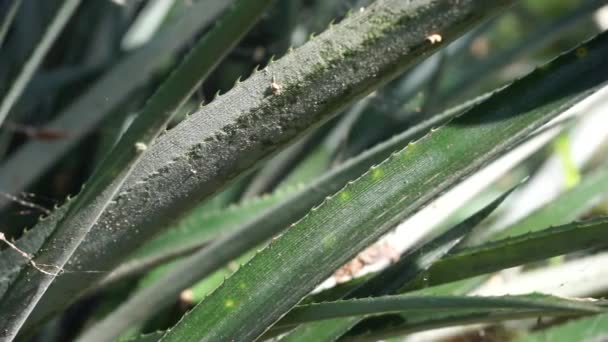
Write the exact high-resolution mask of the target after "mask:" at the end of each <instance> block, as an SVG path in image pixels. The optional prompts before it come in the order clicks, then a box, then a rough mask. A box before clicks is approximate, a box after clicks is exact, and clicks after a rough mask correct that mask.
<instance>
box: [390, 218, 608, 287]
mask: <svg viewBox="0 0 608 342" xmlns="http://www.w3.org/2000/svg"><path fill="white" fill-rule="evenodd" d="M607 227H608V218H606V217H601V218H597V219H592V220H587V221H583V222H572V223H569V224H566V225H562V226H559V227H554V228H548V229H544V230H540V231H537V232H534V233H529V234H525V235H519V236H515V237H512V238H508V239H504V240H499V241H494V242H490V243H486V244H484V245H482V246H479V247H472V248H467V249H464V250H462V251H460V252H458V253H456V254H453V255H450V256H448V257H446V258H445V259H443V260H440V261H438V262H437V263H435V264H434V265H433V266H431V267H430V268H429V270H428V271H427V272H424V273H422V274H421V275H420V276H419V277H417V279H415V280H414V281H412V282H411V283H409V284H407V285H406V286H405V287H404V288H402V289H401V291H402V292H406V291H412V290H416V289H420V288H425V287H429V286H435V285H440V284H445V283H448V282H453V281H457V280H461V279H466V278H469V277H473V276H477V275H481V274H486V273H490V272H495V271H499V270H501V269H505V268H509V267H514V266H518V265H522V264H525V263H529V262H534V261H540V260H544V259H547V258H551V257H554V256H558V255H562V254H566V253H571V252H575V251H580V250H584V249H587V248H593V247H600V246H605V245H606V244H607V243H608V229H607Z"/></svg>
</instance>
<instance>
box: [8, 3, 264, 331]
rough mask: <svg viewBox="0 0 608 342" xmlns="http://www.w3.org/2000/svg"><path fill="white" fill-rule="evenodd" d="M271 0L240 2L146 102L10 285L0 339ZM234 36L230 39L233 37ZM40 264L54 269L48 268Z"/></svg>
mask: <svg viewBox="0 0 608 342" xmlns="http://www.w3.org/2000/svg"><path fill="white" fill-rule="evenodd" d="M269 3H270V0H262V1H257V2H248V1H244V2H242V4H243V5H242V6H236V7H235V9H234V10H232V11H229V12H228V13H227V14H226V15H225V17H224V19H225V21H224V22H223V23H221V24H219V25H218V26H216V27H215V28H214V29H213V30H211V31H210V32H209V33H207V34H206V35H205V36H204V37H203V38H201V40H200V41H199V42H198V43H197V44H196V46H195V47H194V48H193V49H192V50H191V51H190V53H189V54H188V55H187V56H186V58H185V59H184V61H183V62H182V63H181V64H180V66H179V67H178V68H177V69H176V70H175V71H174V72H173V73H172V74H171V75H170V76H169V77H168V79H167V80H166V81H165V82H164V84H163V85H162V87H160V88H159V90H158V91H157V92H156V93H155V94H154V95H153V96H152V97H151V98H150V100H149V101H148V102H147V103H146V105H145V107H144V109H143V111H142V113H140V114H139V116H138V117H137V118H136V119H135V121H134V122H133V123H132V124H131V126H130V127H129V129H128V130H127V132H126V133H125V134H124V136H123V137H122V138H121V139H120V141H119V142H118V144H117V146H116V147H115V148H114V149H113V150H112V152H111V153H110V155H109V156H108V158H106V159H105V160H104V161H103V162H102V164H101V165H100V167H99V168H98V169H97V170H96V171H95V173H94V174H93V175H92V176H91V180H90V182H89V184H88V185H87V187H86V188H84V190H83V191H82V192H81V194H80V195H79V196H78V197H77V198H76V199H75V201H74V202H73V203H72V204H71V205H70V207H69V208H68V209H67V212H66V214H65V216H64V217H63V218H62V219H61V220H60V221H59V222H58V223H57V227H56V228H55V230H54V232H53V233H52V234H51V235H50V236H49V238H48V239H47V240H46V241H45V243H44V245H43V247H42V249H41V251H40V252H39V253H38V255H37V256H36V258H35V259H34V260H32V261H30V263H29V264H28V266H29V267H26V268H25V269H24V270H23V271H22V272H21V273H20V275H19V277H18V278H17V279H16V280H15V282H14V283H13V284H12V285H11V287H9V289H8V291H7V292H6V293H5V294H4V296H3V297H2V300H1V301H0V303H1V304H2V309H1V310H0V331H1V332H0V336H3V337H5V338H7V339H12V338H14V337H15V336H16V335H17V333H18V332H19V330H20V329H21V327H22V326H23V324H24V323H25V320H26V319H27V318H28V317H29V315H30V313H31V312H32V310H33V309H34V307H35V306H36V305H37V304H38V302H39V300H40V299H41V298H42V296H43V295H44V294H45V293H46V290H47V289H48V287H49V286H50V284H51V283H52V282H53V281H54V280H55V278H56V277H57V276H58V275H59V274H60V273H59V272H58V271H63V269H64V266H65V265H66V264H67V262H68V260H69V259H70V258H71V257H72V255H73V254H74V252H75V251H76V249H77V248H78V246H79V245H80V244H81V242H82V241H83V240H84V238H85V236H86V235H87V234H88V232H89V231H90V230H91V228H92V227H93V226H94V225H95V223H97V221H98V219H99V217H100V216H101V214H102V212H103V211H104V210H106V208H107V207H108V205H109V203H110V201H111V200H112V199H113V197H114V196H115V195H116V193H117V192H118V190H119V189H120V187H121V186H122V184H123V182H124V181H125V180H126V178H127V177H128V176H129V174H130V173H131V171H132V170H133V168H134V166H135V164H136V163H137V162H138V161H139V159H140V158H141V156H142V155H143V153H144V152H145V150H146V149H147V146H148V145H149V144H150V143H151V142H152V140H153V139H154V138H155V137H156V136H157V135H158V134H159V133H160V132H161V131H162V130H164V128H165V126H166V124H167V122H168V121H169V120H170V119H171V117H172V116H173V114H174V113H175V112H176V111H177V109H178V108H179V107H180V106H181V105H182V104H183V102H184V101H186V100H187V99H188V97H189V96H190V94H191V93H192V91H194V89H195V88H196V86H197V85H198V84H199V83H200V82H201V80H202V79H204V78H206V76H207V75H208V74H209V73H210V72H211V71H212V70H213V69H214V68H215V66H216V65H217V64H218V63H219V61H220V60H221V58H222V57H223V56H224V55H225V54H226V53H228V52H229V51H230V49H231V48H232V47H233V46H234V45H235V44H236V42H238V40H239V39H240V38H241V37H242V36H243V35H244V34H245V33H246V32H247V30H248V29H249V28H250V27H251V26H252V25H253V24H254V23H255V22H256V21H257V19H258V18H259V15H260V14H261V13H262V12H263V11H264V10H265V9H266V8H267V6H268V5H269ZM229 38H232V39H229ZM37 265H52V267H51V268H50V271H49V270H44V269H42V268H41V267H39V266H37Z"/></svg>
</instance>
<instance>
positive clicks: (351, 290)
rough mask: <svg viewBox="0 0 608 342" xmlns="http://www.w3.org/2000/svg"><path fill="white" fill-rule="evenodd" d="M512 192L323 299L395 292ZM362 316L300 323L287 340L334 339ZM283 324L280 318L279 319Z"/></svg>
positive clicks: (460, 238) (456, 242)
mask: <svg viewBox="0 0 608 342" xmlns="http://www.w3.org/2000/svg"><path fill="white" fill-rule="evenodd" d="M510 193H511V191H508V192H507V193H505V194H504V195H502V196H500V197H499V198H497V199H496V200H494V201H493V202H492V203H490V204H488V205H487V206H486V207H485V208H483V209H481V210H480V211H479V212H477V213H475V214H474V215H472V216H471V217H469V218H468V219H466V220H464V221H463V222H461V223H460V224H458V225H456V226H455V227H453V228H451V229H448V230H447V231H446V232H444V233H443V234H440V235H439V236H437V237H435V238H434V239H432V240H431V241H428V242H426V243H425V242H423V243H421V244H419V245H418V246H416V248H415V250H413V251H412V252H410V253H408V254H407V255H406V256H402V257H401V258H400V260H399V261H398V262H397V263H395V264H393V265H390V266H389V267H387V268H386V269H385V270H383V271H381V272H378V274H376V275H375V276H373V277H371V278H370V279H369V280H367V281H365V282H363V283H362V284H361V285H359V286H353V287H346V288H343V289H340V288H337V289H334V290H333V291H331V290H330V291H331V292H330V293H331V295H330V296H331V297H327V296H325V297H324V298H323V301H328V300H330V298H331V299H338V298H341V297H346V298H363V297H369V296H379V295H385V294H392V293H394V292H395V290H397V289H399V288H400V287H402V286H403V284H405V283H407V282H409V281H411V280H412V279H414V278H415V277H416V275H418V274H420V273H421V272H423V271H425V270H426V269H427V268H428V267H430V266H431V265H432V264H433V263H435V262H436V261H437V260H439V259H440V258H442V257H443V256H444V255H445V254H447V253H448V252H449V251H450V250H451V249H452V248H453V247H454V246H455V245H457V244H458V242H460V241H461V240H462V239H463V237H464V236H466V235H467V234H468V233H469V232H470V231H471V230H472V229H473V228H475V226H477V224H479V223H480V222H481V221H483V220H484V219H485V218H486V217H487V216H488V215H490V214H491V213H492V212H493V211H494V210H495V209H496V207H498V205H500V203H502V202H503V200H504V199H505V198H506V197H507V196H508V195H509V194H510ZM361 319H363V317H355V318H346V319H333V320H331V321H323V322H316V323H314V324H307V325H303V326H300V327H297V328H296V329H295V330H293V331H292V332H290V333H289V334H288V335H287V336H283V337H282V340H285V341H318V340H335V339H337V338H338V337H340V336H341V335H342V334H344V333H345V332H346V331H348V329H350V328H351V327H352V326H354V325H355V324H357V323H358V322H359V321H360V320H361ZM277 325H279V326H280V325H281V321H279V323H277Z"/></svg>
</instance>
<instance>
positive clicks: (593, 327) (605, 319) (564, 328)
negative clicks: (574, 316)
mask: <svg viewBox="0 0 608 342" xmlns="http://www.w3.org/2000/svg"><path fill="white" fill-rule="evenodd" d="M607 336H608V314H602V315H597V316H593V317H589V318H584V319H579V320H576V321H572V322H569V323H566V324H563V325H559V326H556V327H552V328H548V329H547V330H542V331H539V332H536V333H533V334H531V335H529V336H526V337H524V338H521V339H518V340H517V342H545V341H551V342H562V341H563V342H570V341H580V342H599V341H604V340H605V339H606V337H607Z"/></svg>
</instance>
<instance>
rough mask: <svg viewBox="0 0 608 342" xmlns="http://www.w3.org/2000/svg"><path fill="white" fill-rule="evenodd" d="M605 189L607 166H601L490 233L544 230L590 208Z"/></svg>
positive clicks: (607, 185)
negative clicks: (550, 198)
mask: <svg viewBox="0 0 608 342" xmlns="http://www.w3.org/2000/svg"><path fill="white" fill-rule="evenodd" d="M607 192H608V166H606V165H603V166H602V167H600V168H598V169H597V170H596V171H594V172H592V173H591V174H589V175H586V176H585V177H583V178H582V180H581V182H580V183H579V184H578V185H576V186H575V187H574V188H572V189H570V190H568V191H565V192H564V193H562V194H560V195H559V196H558V197H556V198H555V199H554V200H552V201H551V202H549V203H547V204H546V205H544V206H543V207H541V208H539V209H537V210H535V211H533V212H532V213H531V214H530V215H528V216H526V217H524V218H522V219H521V220H519V221H518V222H515V223H513V224H511V225H510V226H509V227H506V228H505V229H504V230H503V231H501V232H500V233H498V234H496V235H494V236H492V240H499V239H503V238H506V237H508V236H517V235H521V234H525V233H530V232H534V231H538V230H541V229H545V228H547V227H550V226H553V225H561V224H565V223H568V222H572V221H574V220H575V219H577V218H578V217H579V216H580V215H581V214H583V213H585V211H587V210H589V209H591V207H592V206H593V205H595V204H596V203H597V202H598V200H600V199H601V198H603V197H605V196H606V193H607Z"/></svg>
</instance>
